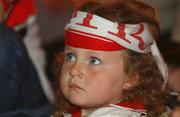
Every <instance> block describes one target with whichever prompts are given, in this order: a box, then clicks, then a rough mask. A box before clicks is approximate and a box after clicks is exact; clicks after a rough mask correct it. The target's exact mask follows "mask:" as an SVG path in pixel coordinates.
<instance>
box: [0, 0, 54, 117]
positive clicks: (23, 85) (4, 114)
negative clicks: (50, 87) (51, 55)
mask: <svg viewBox="0 0 180 117" xmlns="http://www.w3.org/2000/svg"><path fill="white" fill-rule="evenodd" d="M29 3H31V4H29ZM33 4H34V1H33V0H32V1H31V0H28V1H25V2H24V0H18V1H14V0H1V1H0V8H1V12H0V14H1V15H0V16H2V17H1V19H0V21H1V24H0V48H1V49H0V56H1V58H0V62H1V68H0V71H1V72H0V116H1V117H19V116H30V117H40V116H43V117H46V116H49V114H50V113H51V111H52V102H51V101H52V100H50V99H49V97H48V96H47V93H46V90H44V87H43V83H42V80H41V78H40V77H41V75H40V74H39V71H38V70H37V66H36V65H35V62H34V61H33V62H32V57H30V56H29V51H28V50H27V47H26V46H25V44H24V42H23V39H22V38H23V36H25V37H26V38H27V37H28V36H27V35H26V33H25V35H21V37H20V36H19V35H18V34H17V32H18V31H20V29H21V28H24V27H25V25H26V22H27V19H28V17H29V15H32V14H33V8H34V7H32V6H31V5H33ZM23 5H25V6H29V7H30V6H31V9H29V7H25V6H23ZM22 6H23V7H22ZM26 8H27V9H26ZM21 10H22V11H23V12H20V11H21ZM31 10H32V11H31ZM18 13H19V14H18ZM21 13H23V14H21ZM31 13H32V14H31ZM15 16H16V17H15ZM15 18H16V19H15ZM10 27H11V28H10ZM25 29H26V28H25ZM32 31H33V30H32ZM31 36H32V35H31Z"/></svg>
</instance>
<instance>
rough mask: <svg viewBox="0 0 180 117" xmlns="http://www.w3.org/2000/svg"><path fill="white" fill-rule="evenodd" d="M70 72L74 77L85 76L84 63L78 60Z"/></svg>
mask: <svg viewBox="0 0 180 117" xmlns="http://www.w3.org/2000/svg"><path fill="white" fill-rule="evenodd" d="M70 74H71V75H72V76H73V77H77V78H82V76H83V65H82V63H80V62H76V63H74V64H73V65H72V67H71V69H70Z"/></svg>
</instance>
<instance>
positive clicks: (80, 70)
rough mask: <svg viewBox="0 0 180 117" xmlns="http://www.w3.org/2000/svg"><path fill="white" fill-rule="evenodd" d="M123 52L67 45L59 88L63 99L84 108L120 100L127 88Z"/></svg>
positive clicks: (106, 104)
mask: <svg viewBox="0 0 180 117" xmlns="http://www.w3.org/2000/svg"><path fill="white" fill-rule="evenodd" d="M123 68H124V64H123V56H122V52H121V51H114V52H104V51H94V50H88V49H80V48H74V47H70V46H67V47H66V48H65V60H64V63H63V66H62V70H61V80H60V85H61V89H62V92H63V94H64V96H65V97H66V98H67V99H68V100H69V101H70V102H71V103H72V104H74V105H77V106H80V107H82V108H97V107H102V106H108V105H109V104H112V103H117V102H118V101H120V98H121V92H122V89H123V87H125V86H124V85H125V79H127V78H126V77H127V76H126V75H125V74H124V71H123Z"/></svg>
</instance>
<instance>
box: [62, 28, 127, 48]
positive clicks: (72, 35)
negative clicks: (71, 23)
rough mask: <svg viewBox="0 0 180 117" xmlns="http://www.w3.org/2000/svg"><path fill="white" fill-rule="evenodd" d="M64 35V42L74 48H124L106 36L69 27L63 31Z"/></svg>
mask: <svg viewBox="0 0 180 117" xmlns="http://www.w3.org/2000/svg"><path fill="white" fill-rule="evenodd" d="M65 36H66V39H65V44H66V45H69V46H72V47H76V48H84V49H91V50H99V51H118V50H122V49H125V48H124V47H123V46H121V45H119V44H117V43H116V42H113V41H110V40H109V39H107V38H104V37H100V36H97V35H92V34H88V33H84V32H80V31H75V30H71V29H68V30H66V31H65ZM99 38H101V39H99Z"/></svg>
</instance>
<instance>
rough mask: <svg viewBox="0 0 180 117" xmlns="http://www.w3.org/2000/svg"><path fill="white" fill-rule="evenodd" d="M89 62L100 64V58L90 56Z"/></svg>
mask: <svg viewBox="0 0 180 117" xmlns="http://www.w3.org/2000/svg"><path fill="white" fill-rule="evenodd" d="M90 64H93V65H99V64H101V60H100V59H99V58H96V57H91V59H90Z"/></svg>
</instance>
